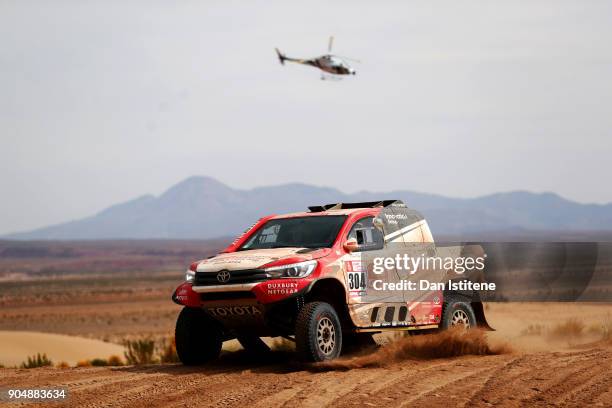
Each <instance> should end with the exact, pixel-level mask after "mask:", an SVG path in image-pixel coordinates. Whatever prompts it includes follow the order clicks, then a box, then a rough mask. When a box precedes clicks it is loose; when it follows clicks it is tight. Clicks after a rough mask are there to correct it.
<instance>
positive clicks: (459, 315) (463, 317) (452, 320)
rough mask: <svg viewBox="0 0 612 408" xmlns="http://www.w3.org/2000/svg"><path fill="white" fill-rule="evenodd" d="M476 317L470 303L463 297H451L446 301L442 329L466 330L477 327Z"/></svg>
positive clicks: (441, 323)
mask: <svg viewBox="0 0 612 408" xmlns="http://www.w3.org/2000/svg"><path fill="white" fill-rule="evenodd" d="M476 325H477V323H476V315H475V314H474V310H473V309H472V305H471V304H470V302H469V301H468V300H467V299H465V298H463V297H461V296H452V295H451V296H449V297H448V298H447V299H445V300H444V310H443V311H442V321H441V322H440V328H441V329H448V328H450V327H454V326H463V327H465V328H466V329H470V328H474V327H476Z"/></svg>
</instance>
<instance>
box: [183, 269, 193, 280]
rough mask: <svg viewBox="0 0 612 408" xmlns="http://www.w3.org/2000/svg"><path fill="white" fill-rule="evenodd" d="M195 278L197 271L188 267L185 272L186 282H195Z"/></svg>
mask: <svg viewBox="0 0 612 408" xmlns="http://www.w3.org/2000/svg"><path fill="white" fill-rule="evenodd" d="M194 279H195V272H194V271H190V270H189V269H188V270H187V272H185V282H193V280H194Z"/></svg>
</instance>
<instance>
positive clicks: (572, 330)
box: [550, 317, 584, 337]
mask: <svg viewBox="0 0 612 408" xmlns="http://www.w3.org/2000/svg"><path fill="white" fill-rule="evenodd" d="M583 332H584V323H582V322H581V321H580V320H578V319H576V318H575V317H572V318H570V319H567V320H565V321H564V322H562V323H559V324H557V325H556V326H554V327H553V328H552V330H551V332H550V334H551V335H552V336H554V337H580V336H582V333H583Z"/></svg>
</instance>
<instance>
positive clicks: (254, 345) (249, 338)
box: [236, 334, 270, 355]
mask: <svg viewBox="0 0 612 408" xmlns="http://www.w3.org/2000/svg"><path fill="white" fill-rule="evenodd" d="M236 339H237V340H238V342H239V343H240V345H241V346H242V348H244V349H245V351H246V352H247V353H249V354H253V355H261V354H267V353H269V352H270V347H268V345H267V344H266V343H264V341H263V340H262V339H260V338H259V337H257V336H253V335H249V334H239V335H238V336H237V337H236Z"/></svg>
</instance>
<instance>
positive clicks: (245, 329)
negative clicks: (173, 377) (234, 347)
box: [172, 200, 489, 365]
mask: <svg viewBox="0 0 612 408" xmlns="http://www.w3.org/2000/svg"><path fill="white" fill-rule="evenodd" d="M308 209H309V211H306V212H298V213H292V214H284V215H270V216H266V217H263V218H261V219H260V220H259V221H258V222H256V223H255V224H254V225H253V226H252V227H251V228H249V229H247V230H246V231H245V232H244V233H243V234H242V235H241V236H239V237H238V238H237V239H236V240H235V241H234V242H233V243H232V244H230V245H229V246H228V247H227V248H225V250H223V251H222V252H221V253H219V254H218V255H215V256H212V257H210V258H207V259H204V260H200V261H197V262H194V263H192V264H191V265H190V266H189V269H188V270H187V272H186V278H185V282H184V283H182V284H181V285H180V286H179V287H178V288H177V289H176V290H175V292H174V294H173V296H172V299H173V301H174V302H175V303H177V304H179V305H182V306H183V309H182V310H181V312H180V314H179V316H178V319H177V322H176V331H175V339H176V350H177V354H178V356H179V358H180V360H181V362H182V363H183V364H186V365H199V364H204V363H206V362H208V361H211V360H214V359H215V358H217V357H218V356H219V354H220V351H221V347H222V343H223V342H224V341H227V340H231V339H237V340H238V341H239V342H240V344H241V345H242V346H243V347H244V348H245V349H246V350H251V351H256V352H257V351H259V350H265V349H266V345H265V343H264V342H263V341H262V340H261V337H279V336H281V337H284V338H287V339H290V340H292V341H295V344H296V351H297V352H298V353H299V354H300V356H301V358H303V359H304V360H307V361H323V360H329V359H333V358H336V357H338V356H339V355H340V354H341V352H342V350H343V348H345V349H346V348H348V347H349V346H352V345H356V344H363V343H371V341H372V334H374V333H380V332H385V331H398V330H408V331H410V332H415V333H416V332H424V331H432V330H440V329H445V328H448V327H450V326H453V325H463V326H465V327H476V326H481V327H484V328H489V326H488V324H487V322H486V319H485V316H484V311H483V307H482V303H481V300H480V297H479V294H478V293H477V292H475V291H450V290H427V291H416V292H415V291H407V290H406V291H402V290H399V291H398V290H392V291H377V290H374V289H373V285H375V284H376V285H378V286H380V285H381V282H382V283H385V284H387V286H389V285H388V284H389V283H396V285H392V286H394V287H395V288H399V287H400V286H399V282H400V281H401V280H402V277H403V275H402V274H403V273H405V271H404V272H403V271H400V270H399V268H395V269H394V268H393V267H392V268H391V269H390V270H389V269H387V270H385V271H384V272H383V273H380V272H378V273H373V272H372V264H371V262H372V256H371V255H372V254H380V253H384V251H385V250H387V249H392V251H395V252H397V250H398V248H400V249H401V248H404V247H409V246H411V245H415V244H418V245H425V246H428V248H429V249H428V250H432V248H431V247H432V246H435V245H436V244H435V243H434V239H433V237H432V233H431V231H430V229H429V226H428V224H427V221H426V220H425V219H424V218H423V217H422V216H421V215H420V214H419V213H418V212H417V211H415V210H413V209H410V208H408V207H407V206H406V205H405V204H404V203H403V202H402V201H400V200H384V201H380V202H361V203H336V204H327V205H317V206H312V207H308ZM433 250H434V251H435V250H436V249H435V248H434V249H433ZM461 250H463V249H461ZM444 272H445V273H449V272H452V271H444ZM442 279H446V278H445V277H442V278H440V280H442Z"/></svg>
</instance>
